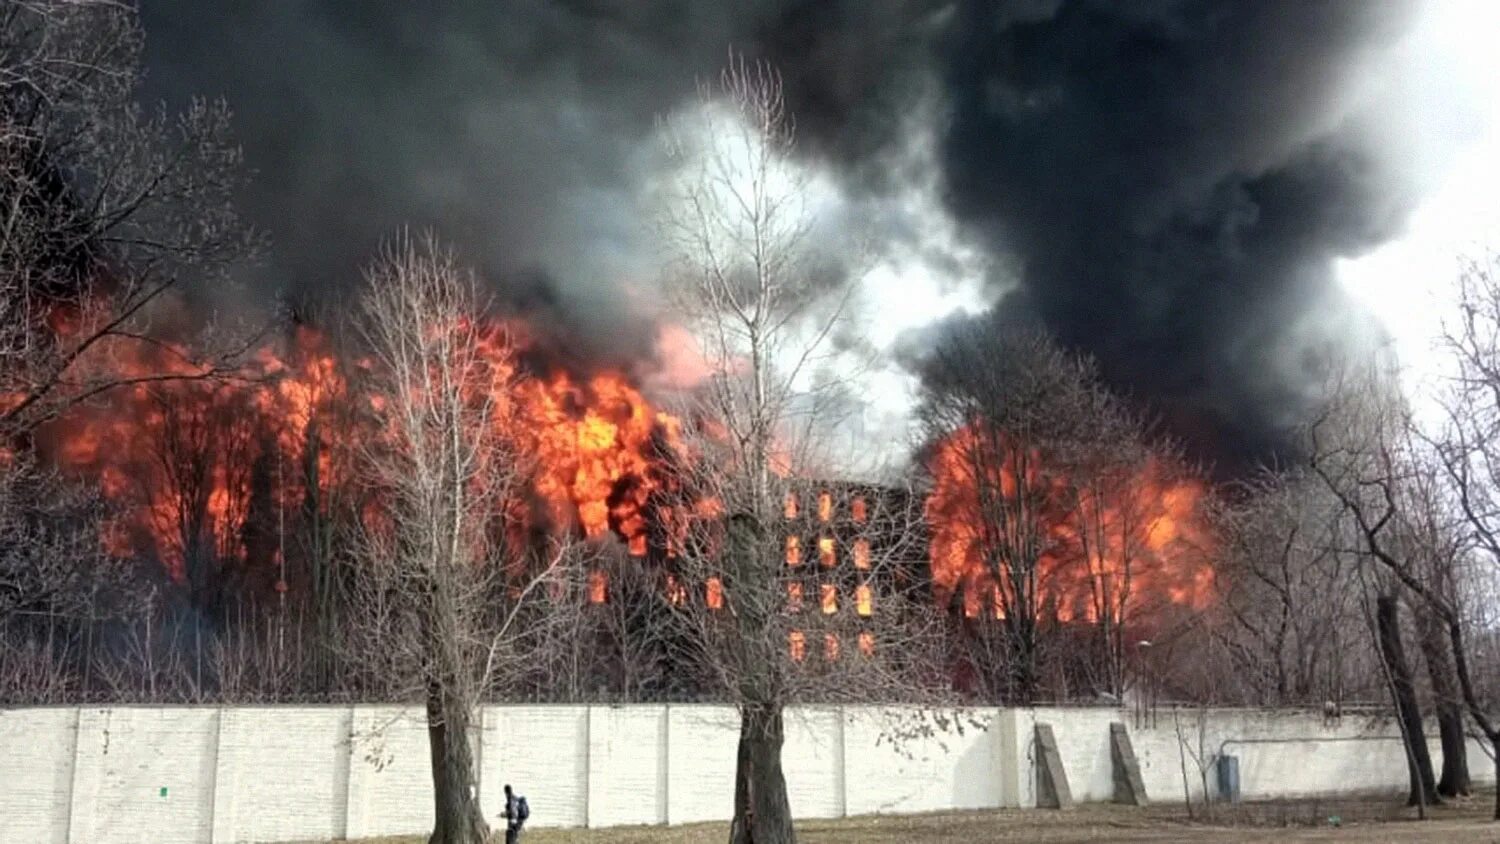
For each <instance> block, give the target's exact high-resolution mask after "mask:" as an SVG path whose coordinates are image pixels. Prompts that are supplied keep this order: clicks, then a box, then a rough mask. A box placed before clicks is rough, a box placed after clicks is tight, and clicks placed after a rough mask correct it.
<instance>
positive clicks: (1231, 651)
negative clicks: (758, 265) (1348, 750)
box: [1210, 469, 1378, 707]
mask: <svg viewBox="0 0 1500 844" xmlns="http://www.w3.org/2000/svg"><path fill="white" fill-rule="evenodd" d="M1212 509H1213V524H1214V530H1215V534H1216V536H1217V538H1218V540H1219V543H1220V545H1219V552H1220V553H1219V559H1218V565H1217V566H1216V569H1215V584H1216V587H1217V589H1218V593H1219V600H1218V602H1217V604H1216V606H1215V608H1214V611H1213V615H1214V621H1213V623H1212V624H1211V626H1210V632H1211V634H1212V635H1213V636H1214V637H1215V638H1216V639H1218V640H1219V641H1220V643H1221V644H1222V645H1223V647H1224V650H1225V651H1226V652H1227V654H1228V655H1229V658H1230V660H1229V661H1230V663H1231V666H1232V667H1231V668H1230V670H1228V671H1226V672H1225V676H1224V680H1223V683H1221V686H1224V687H1230V688H1226V689H1225V690H1226V692H1229V693H1230V694H1231V695H1232V697H1234V698H1236V699H1238V700H1241V701H1244V702H1249V703H1256V704H1261V705H1273V706H1288V705H1295V704H1324V703H1331V704H1333V706H1335V707H1338V706H1340V705H1341V704H1342V703H1343V702H1344V701H1345V700H1346V699H1349V698H1350V697H1354V698H1355V699H1358V696H1359V695H1361V694H1364V693H1366V692H1368V691H1369V690H1370V688H1371V687H1370V686H1369V685H1367V683H1368V680H1369V678H1371V677H1374V676H1376V672H1374V671H1373V670H1372V669H1373V666H1372V665H1370V664H1369V662H1368V660H1367V659H1364V658H1363V657H1364V656H1365V655H1366V654H1367V649H1364V648H1355V647H1353V645H1354V644H1355V642H1356V640H1362V639H1363V638H1364V635H1363V632H1362V627H1363V622H1362V620H1361V618H1360V612H1359V611H1360V603H1359V589H1360V583H1359V580H1358V577H1357V571H1356V568H1357V558H1356V556H1355V555H1354V554H1352V553H1350V552H1349V551H1348V550H1346V549H1348V548H1349V547H1350V542H1349V541H1348V540H1347V538H1346V537H1345V536H1344V535H1343V534H1342V533H1341V531H1343V530H1344V529H1345V528H1346V527H1347V526H1348V522H1347V520H1346V519H1345V518H1344V514H1343V508H1342V505H1341V504H1340V503H1339V502H1338V500H1337V499H1336V498H1335V497H1333V496H1332V495H1330V494H1329V493H1328V491H1327V489H1326V488H1325V487H1324V485H1323V483H1322V482H1321V481H1320V480H1319V479H1318V478H1317V477H1316V476H1309V473H1307V472H1304V471H1299V470H1296V469H1283V470H1271V469H1265V470H1262V471H1261V472H1260V473H1258V474H1256V475H1255V476H1253V477H1250V478H1247V479H1243V480H1241V481H1239V482H1237V483H1235V484H1232V485H1230V486H1229V487H1227V488H1225V489H1223V490H1222V491H1221V492H1220V494H1219V495H1218V496H1216V500H1215V502H1214V504H1213V508H1212ZM1375 688H1378V687H1375Z"/></svg>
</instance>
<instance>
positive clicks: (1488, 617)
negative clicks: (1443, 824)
mask: <svg viewBox="0 0 1500 844" xmlns="http://www.w3.org/2000/svg"><path fill="white" fill-rule="evenodd" d="M1457 293H1458V307H1457V313H1456V314H1455V315H1454V316H1453V317H1452V318H1451V319H1450V320H1448V321H1446V323H1445V326H1444V335H1443V342H1442V347H1443V348H1444V350H1445V351H1446V352H1447V358H1448V360H1449V362H1450V364H1451V366H1452V372H1451V375H1452V384H1451V389H1450V390H1449V391H1448V393H1447V395H1446V396H1445V397H1444V402H1443V403H1444V407H1445V411H1446V413H1445V414H1444V415H1445V420H1444V422H1443V424H1441V425H1440V426H1439V427H1438V428H1437V429H1436V430H1435V431H1432V432H1430V433H1427V434H1425V435H1423V439H1424V440H1425V442H1426V443H1427V444H1428V445H1429V446H1430V451H1431V454H1432V455H1433V459H1434V460H1435V461H1436V463H1437V465H1438V467H1439V469H1440V472H1439V477H1440V478H1441V479H1442V481H1443V482H1444V486H1445V487H1446V492H1447V496H1446V498H1447V500H1448V501H1450V502H1451V505H1452V508H1453V511H1454V512H1455V513H1456V516H1457V520H1458V525H1459V530H1460V531H1461V536H1462V538H1463V540H1464V548H1465V550H1466V551H1467V553H1463V554H1446V555H1439V556H1438V557H1437V561H1438V562H1440V563H1441V564H1442V565H1441V569H1443V570H1441V571H1439V572H1437V574H1438V577H1437V578H1435V579H1433V578H1427V579H1424V578H1422V577H1421V576H1420V575H1419V572H1417V571H1413V570H1411V569H1409V568H1395V567H1394V566H1393V568H1395V570H1396V573H1397V576H1398V577H1400V578H1401V580H1402V582H1403V583H1406V584H1407V585H1408V586H1409V587H1411V589H1412V591H1413V592H1415V593H1416V594H1417V595H1418V596H1419V597H1420V598H1421V599H1422V600H1423V602H1424V603H1425V604H1426V606H1427V608H1428V609H1429V610H1430V611H1431V613H1432V615H1433V616H1435V619H1436V622H1437V623H1438V624H1440V625H1441V626H1442V627H1443V628H1444V630H1445V631H1446V634H1447V638H1448V642H1449V645H1450V648H1451V654H1450V656H1451V658H1452V660H1453V664H1454V671H1455V674H1456V675H1457V678H1458V685H1459V693H1460V694H1461V696H1462V698H1463V701H1464V705H1465V707H1466V708H1467V710H1468V713H1469V716H1470V717H1471V718H1472V719H1473V720H1474V723H1475V724H1476V725H1477V726H1478V727H1479V729H1480V731H1481V732H1483V733H1484V736H1485V738H1487V739H1488V740H1489V742H1490V745H1491V748H1492V753H1491V754H1490V755H1491V756H1492V757H1493V759H1494V762H1495V765H1496V770H1497V771H1500V716H1497V714H1496V707H1497V705H1500V704H1497V701H1496V700H1495V699H1494V698H1493V697H1487V696H1485V695H1484V694H1483V689H1484V688H1485V687H1486V685H1487V684H1486V683H1485V680H1484V678H1483V677H1482V676H1476V674H1475V669H1476V667H1477V665H1478V663H1476V661H1474V660H1473V656H1474V655H1475V654H1474V653H1471V641H1473V640H1474V639H1476V638H1480V637H1488V636H1492V635H1493V634H1492V632H1491V631H1493V629H1494V622H1495V615H1494V611H1493V608H1494V606H1495V600H1494V596H1495V584H1496V583H1497V581H1500V444H1497V443H1500V437H1497V434H1500V257H1497V256H1496V255H1495V254H1494V253H1490V254H1489V255H1487V256H1485V258H1483V259H1476V260H1470V261H1468V262H1467V263H1466V264H1465V266H1464V267H1463V271H1462V272H1461V273H1460V277H1459V284H1458V291H1457ZM1382 560H1383V561H1388V564H1392V563H1395V562H1397V561H1396V560H1395V559H1394V558H1392V557H1390V555H1388V554H1387V555H1383V556H1382ZM1482 640H1483V639H1482V638H1481V641H1482ZM1491 687H1492V686H1491ZM1495 819H1496V820H1500V795H1497V797H1496V802H1495Z"/></svg>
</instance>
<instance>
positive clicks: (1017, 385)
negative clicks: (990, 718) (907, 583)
mask: <svg viewBox="0 0 1500 844" xmlns="http://www.w3.org/2000/svg"><path fill="white" fill-rule="evenodd" d="M927 375H928V381H927V384H928V386H927V388H926V393H925V395H924V397H923V404H922V409H921V414H922V421H923V424H924V427H925V430H926V433H927V436H928V438H929V441H930V442H931V443H932V446H931V450H930V454H929V458H928V469H929V472H930V474H931V476H932V490H931V492H930V494H929V497H928V499H927V516H928V521H929V523H930V525H931V530H932V543H931V554H932V576H933V585H934V590H935V591H936V593H937V595H938V598H939V600H940V601H949V600H951V601H952V602H954V603H956V604H957V605H958V606H960V607H961V608H962V611H963V614H964V615H966V616H968V617H970V618H975V617H978V616H981V615H989V614H992V615H993V617H994V619H995V621H996V623H997V624H998V626H999V630H1000V631H1001V634H1000V635H1001V639H1002V641H1001V646H1002V647H1001V651H1002V659H1003V665H1002V666H1001V667H1000V668H999V672H1000V673H1001V674H1002V675H1003V676H1002V677H1000V678H995V679H996V680H997V682H996V685H995V686H994V687H993V689H992V691H993V692H994V693H996V694H999V695H1001V696H1003V697H1004V698H1005V699H1006V700H1008V701H1017V702H1031V701H1033V700H1035V699H1036V697H1037V695H1038V694H1039V693H1040V692H1041V691H1042V687H1043V677H1042V673H1041V672H1042V669H1043V663H1044V661H1045V660H1046V658H1047V654H1046V653H1044V651H1045V649H1046V647H1047V646H1048V644H1049V642H1048V641H1047V636H1046V635H1045V629H1044V628H1045V626H1046V625H1047V624H1049V623H1056V622H1069V621H1086V622H1089V623H1090V624H1091V625H1092V626H1093V628H1094V629H1095V630H1096V631H1097V635H1098V648H1097V653H1096V654H1095V662H1096V664H1095V666H1094V667H1093V668H1092V669H1091V673H1093V674H1094V676H1093V677H1091V678H1089V679H1090V680H1091V682H1093V684H1094V685H1095V686H1096V688H1097V689H1098V690H1100V691H1107V692H1109V693H1111V694H1114V695H1118V694H1120V693H1121V692H1122V691H1123V689H1124V687H1125V685H1126V682H1127V677H1126V667H1127V662H1128V660H1127V650H1128V645H1129V642H1130V639H1129V637H1128V633H1127V630H1128V628H1130V626H1131V625H1132V624H1134V623H1136V622H1137V620H1138V618H1139V617H1140V615H1141V614H1142V612H1143V611H1145V610H1148V609H1156V608H1157V607H1152V606H1151V605H1150V602H1152V601H1164V602H1168V603H1172V604H1178V605H1182V606H1184V607H1190V608H1198V607H1201V606H1203V605H1204V603H1205V602H1207V601H1208V600H1209V598H1210V597H1211V594H1212V593H1211V589H1212V581H1211V578H1212V570H1211V568H1210V567H1209V565H1208V559H1207V556H1206V552H1207V550H1208V547H1207V546H1208V543H1209V541H1210V540H1209V534H1208V531H1207V530H1206V528H1205V527H1204V522H1203V521H1202V519H1201V516H1200V514H1199V513H1198V508H1199V506H1200V504H1201V501H1202V499H1203V497H1204V488H1203V485H1202V482H1201V481H1200V480H1199V479H1198V478H1196V477H1195V476H1193V475H1191V474H1190V473H1188V472H1186V471H1185V470H1183V469H1182V468H1181V466H1182V463H1181V461H1180V460H1179V459H1177V456H1176V454H1175V452H1174V451H1172V450H1171V449H1169V448H1166V447H1164V446H1162V445H1160V444H1154V443H1151V442H1150V441H1149V438H1148V430H1147V426H1146V425H1145V424H1144V423H1143V422H1141V420H1139V419H1138V418H1136V417H1135V416H1134V415H1132V414H1131V413H1130V412H1128V411H1127V410H1126V409H1125V408H1124V407H1123V406H1122V404H1121V403H1120V402H1119V401H1118V400H1116V399H1115V398H1114V397H1113V396H1111V395H1110V394H1109V393H1108V392H1107V391H1105V390H1104V389H1103V388H1102V386H1100V385H1099V383H1098V381H1097V378H1096V376H1095V374H1094V372H1093V369H1092V365H1091V364H1090V363H1089V362H1088V361H1086V360H1084V359H1081V358H1079V357H1076V356H1074V355H1071V354H1069V353H1067V352H1065V351H1063V350H1062V349H1060V348H1059V347H1057V346H1056V345H1055V344H1054V343H1053V342H1052V341H1051V340H1050V339H1048V338H1047V337H1045V336H1044V335H1041V334H1037V333H1032V332H1011V333H1001V334H999V335H992V334H989V333H987V332H985V331H984V330H982V329H981V328H980V327H979V326H976V325H969V326H965V327H962V328H960V329H959V330H957V331H955V332H954V333H953V334H952V336H951V337H949V338H948V339H947V340H946V341H945V343H944V345H942V346H941V347H940V348H939V349H937V350H936V351H935V352H934V354H933V356H932V357H931V359H930V360H929V362H928V373H927Z"/></svg>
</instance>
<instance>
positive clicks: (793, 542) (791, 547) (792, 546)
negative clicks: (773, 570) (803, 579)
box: [786, 536, 802, 566]
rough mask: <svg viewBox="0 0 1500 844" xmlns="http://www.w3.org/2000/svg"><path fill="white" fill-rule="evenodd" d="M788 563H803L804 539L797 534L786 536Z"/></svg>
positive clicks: (792, 564)
mask: <svg viewBox="0 0 1500 844" xmlns="http://www.w3.org/2000/svg"><path fill="white" fill-rule="evenodd" d="M786 564H787V565H789V566H800V565H802V540H801V539H799V538H798V537H795V536H788V537H787V538H786Z"/></svg>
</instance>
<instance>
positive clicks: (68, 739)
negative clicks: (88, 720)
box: [0, 707, 78, 844]
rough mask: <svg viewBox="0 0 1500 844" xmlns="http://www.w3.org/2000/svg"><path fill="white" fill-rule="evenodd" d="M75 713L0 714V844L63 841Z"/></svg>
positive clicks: (74, 748) (18, 711) (17, 711)
mask: <svg viewBox="0 0 1500 844" xmlns="http://www.w3.org/2000/svg"><path fill="white" fill-rule="evenodd" d="M77 730H78V710H76V709H67V708H61V707H59V708H47V709H11V710H0V748H4V749H5V750H4V761H3V763H0V806H3V807H4V809H3V811H0V816H3V817H4V821H3V822H0V841H17V842H20V841H30V842H37V843H38V844H43V842H59V844H60V843H61V842H66V841H67V840H68V802H69V801H68V797H69V795H70V794H71V793H72V790H73V760H74V758H75V756H76V751H77V746H76V740H77V736H78V731H77Z"/></svg>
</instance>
